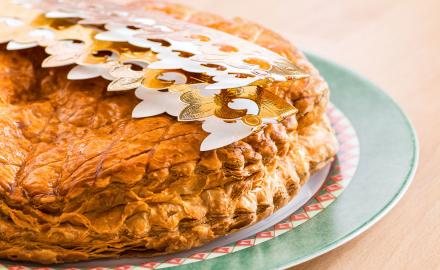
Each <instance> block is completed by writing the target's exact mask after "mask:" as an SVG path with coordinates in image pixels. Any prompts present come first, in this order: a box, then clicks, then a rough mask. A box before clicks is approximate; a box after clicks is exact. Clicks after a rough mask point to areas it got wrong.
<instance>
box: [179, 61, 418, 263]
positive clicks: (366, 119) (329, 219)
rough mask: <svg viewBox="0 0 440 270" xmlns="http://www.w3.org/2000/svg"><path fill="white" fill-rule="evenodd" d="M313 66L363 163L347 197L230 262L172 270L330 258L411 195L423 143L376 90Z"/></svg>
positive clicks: (338, 71)
mask: <svg viewBox="0 0 440 270" xmlns="http://www.w3.org/2000/svg"><path fill="white" fill-rule="evenodd" d="M308 57H309V60H310V61H311V62H312V63H313V64H314V65H315V66H316V67H317V68H318V69H319V70H320V72H321V74H322V75H323V76H324V77H325V79H326V80H327V81H328V83H329V84H330V87H331V89H332V92H331V100H332V102H333V103H334V104H335V105H336V107H337V108H339V109H340V110H341V111H342V112H343V113H344V114H345V115H346V116H347V117H348V118H349V119H350V121H351V123H352V124H353V126H354V128H355V130H356V131H357V135H358V138H359V141H360V162H359V166H358V169H357V172H356V174H355V175H354V178H353V179H352V181H351V183H350V185H349V186H348V187H347V189H346V190H345V191H344V193H343V194H342V195H341V196H340V197H339V198H338V199H337V200H336V201H335V202H334V203H333V204H331V205H330V206H328V208H326V209H325V210H324V211H322V212H321V213H319V214H318V215H317V216H315V217H314V218H312V219H311V220H309V221H308V222H305V223H304V224H302V225H301V226H299V227H298V228H295V229H294V230H291V231H289V232H287V233H285V234H283V235H281V236H279V237H275V238H274V239H271V240H269V241H266V242H264V243H261V244H259V245H256V246H253V247H250V248H247V249H244V250H242V251H239V252H235V253H231V254H229V255H226V256H221V257H218V258H214V259H210V260H206V261H203V262H198V263H192V264H188V265H182V266H178V267H175V268H172V269H179V270H184V269H229V270H233V269H254V270H256V269H265V270H266V269H279V268H287V267H290V266H294V265H297V264H299V263H302V262H305V261H307V260H310V259H312V258H314V257H317V256H319V255H321V254H323V253H326V252H328V251H330V250H332V249H334V248H336V247H338V246H340V245H342V244H344V243H346V242H347V241H349V240H351V239H353V238H354V237H356V236H358V235H359V234H361V233H362V232H364V231H365V230H366V229H368V228H369V227H371V226H372V225H373V224H374V223H376V222H377V221H378V220H379V219H380V218H382V217H383V216H384V215H385V214H386V213H387V212H388V211H390V210H391V208H392V207H393V206H394V205H395V204H396V203H397V202H398V201H399V199H400V198H401V197H402V196H403V194H404V193H405V191H406V190H407V188H408V186H409V184H410V182H411V180H412V178H413V176H414V173H415V170H416V167H417V161H418V152H419V150H418V142H417V137H416V134H415V131H414V129H413V127H412V126H411V123H410V122H409V120H408V119H407V117H406V116H405V115H404V113H403V112H402V110H401V109H400V108H399V107H398V105H397V104H396V103H395V102H394V101H393V100H392V99H391V98H390V97H388V96H387V95H386V94H385V93H384V92H382V91H381V90H380V89H379V88H378V87H377V86H375V85H374V84H372V83H371V82H369V81H367V80H366V79H364V78H362V77H360V76H359V75H357V74H355V73H353V72H352V71H350V70H347V69H345V68H343V67H341V66H338V65H336V64H334V63H331V62H329V61H327V60H324V59H322V58H320V57H318V56H315V55H310V54H309V55H308Z"/></svg>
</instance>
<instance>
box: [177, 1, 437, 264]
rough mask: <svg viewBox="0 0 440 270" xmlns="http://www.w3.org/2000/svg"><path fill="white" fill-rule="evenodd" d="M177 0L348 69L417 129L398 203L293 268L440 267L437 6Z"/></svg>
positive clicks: (427, 3) (430, 3)
mask: <svg viewBox="0 0 440 270" xmlns="http://www.w3.org/2000/svg"><path fill="white" fill-rule="evenodd" d="M180 1H181V2H182V3H186V4H189V5H192V6H195V7H198V8H199V9H204V10H208V11H212V12H215V13H218V14H221V15H223V16H225V17H235V16H238V17H243V18H246V19H249V20H252V21H256V22H258V23H260V24H262V25H264V26H267V27H269V28H271V29H272V30H275V31H276V32H278V33H281V34H283V35H284V36H285V37H286V38H289V39H290V40H291V41H293V42H294V43H295V44H296V45H297V46H299V47H300V48H303V49H306V50H308V51H311V52H315V53H317V54H319V55H321V56H324V57H326V58H329V59H332V60H334V61H336V62H338V63H340V64H343V65H345V66H348V67H351V68H352V69H354V70H355V71H357V72H359V73H361V74H363V75H364V76H366V77H367V78H369V79H370V80H372V81H373V82H375V83H376V84H377V85H379V86H380V87H382V88H383V89H384V90H385V91H386V92H387V93H388V94H389V95H391V96H392V97H393V98H394V99H395V100H396V101H397V102H398V103H399V104H400V105H401V107H402V108H403V109H404V111H405V112H406V113H407V115H408V116H409V118H410V119H411V121H412V122H413V124H414V125H415V127H416V129H417V133H418V137H419V141H420V146H421V153H420V162H419V168H418V171H417V174H416V177H415V179H414V181H413V183H412V184H411V187H410V188H409V190H408V192H407V194H406V195H405V196H404V197H403V199H402V200H401V201H400V202H399V204H398V205H397V206H396V207H395V208H394V209H393V210H392V211H391V212H390V213H389V214H388V215H387V216H385V218H383V219H382V220H381V221H379V222H378V223H377V224H376V225H374V226H373V227H372V228H371V229H369V230H368V231H367V232H365V233H364V234H362V235H361V236H359V237H357V238H356V239H354V240H352V241H350V242H349V243H347V244H345V245H343V246H341V247H339V248H337V249H335V250H333V251H331V252H329V253H327V254H325V255H322V256H320V257H318V258H316V259H314V260H311V261H309V262H306V263H304V264H301V265H299V266H297V267H294V268H292V269H294V270H305V269H337V270H344V269H357V270H363V269H398V270H400V269H427V270H431V269H440V170H439V168H440V15H439V11H440V1H439V0H399V1H397V0H370V1H364V0H336V1H328V0H307V1H299V0H272V1H262V0H227V1H219V0H180ZM384 136H386V134H384Z"/></svg>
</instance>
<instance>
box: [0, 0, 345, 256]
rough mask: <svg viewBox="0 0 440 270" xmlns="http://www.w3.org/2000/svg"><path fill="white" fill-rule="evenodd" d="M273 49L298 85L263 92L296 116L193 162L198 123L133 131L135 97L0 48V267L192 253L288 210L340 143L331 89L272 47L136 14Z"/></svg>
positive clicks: (225, 25) (37, 54)
mask: <svg viewBox="0 0 440 270" xmlns="http://www.w3.org/2000/svg"><path fill="white" fill-rule="evenodd" d="M132 6H133V7H135V8H138V9H145V10H154V11H158V12H162V13H166V14H168V15H170V16H173V17H175V18H177V19H179V20H185V21H189V22H192V23H195V24H201V25H204V26H208V27H210V28H214V29H217V30H220V31H223V32H227V33H229V34H232V35H235V36H237V37H240V38H242V39H246V40H249V41H251V42H254V43H256V44H258V45H260V46H262V47H265V48H267V49H270V50H272V51H273V52H276V53H278V54H280V55H282V56H284V57H286V58H288V59H289V60H290V61H291V62H292V63H294V64H295V65H297V66H298V67H300V68H301V69H302V70H303V71H304V72H305V73H307V74H309V75H310V76H309V77H307V78H302V79H297V80H289V81H285V82H274V83H270V84H267V85H265V86H264V87H265V89H266V90H269V91H271V92H272V93H274V94H276V95H277V96H279V97H281V98H283V99H284V100H285V101H287V102H288V103H290V104H291V105H293V106H294V107H295V108H296V109H297V110H298V111H297V113H296V114H294V115H292V116H289V117H287V118H285V119H284V120H282V121H281V122H279V123H273V124H268V125H266V126H265V127H263V128H262V129H260V130H259V131H257V132H255V133H253V134H252V135H250V136H248V137H246V138H245V139H243V140H240V141H237V142H234V143H232V144H230V145H227V146H224V147H221V148H219V149H215V150H211V151H200V150H199V149H200V144H201V142H202V140H203V139H204V138H205V137H206V136H207V133H206V132H205V131H204V130H203V129H202V127H201V123H200V122H197V121H193V122H179V121H178V120H177V119H176V118H175V117H172V116H169V115H167V114H161V115H158V116H153V117H146V118H141V119H133V118H132V116H131V112H132V110H133V108H134V107H135V105H136V104H137V103H138V102H139V100H138V98H136V96H135V95H134V93H133V91H125V92H108V91H106V89H107V84H108V82H107V81H105V80H104V79H101V78H99V79H98V78H95V79H89V80H80V81H71V80H68V79H67V72H68V69H67V68H52V69H43V68H41V62H42V60H43V59H44V57H46V55H45V53H44V50H43V49H42V48H33V49H28V50H22V51H8V50H6V46H2V47H1V49H0V78H1V79H0V163H1V166H0V232H1V233H0V257H1V258H6V259H10V260H23V261H31V262H38V263H44V264H51V263H62V262H77V261H87V260H92V259H98V258H117V257H129V256H154V255H159V254H166V253H172V252H178V251H183V250H188V249H191V248H194V247H198V246H201V245H203V244H205V243H207V242H209V241H212V240H213V239H216V238H218V237H221V236H224V235H226V234H229V233H231V232H234V231H237V230H240V229H242V228H244V227H246V226H249V225H251V224H254V223H256V222H257V221H259V220H262V219H264V218H266V217H268V216H269V215H271V214H272V213H274V211H276V210H277V209H278V208H280V207H282V206H283V205H285V204H286V203H288V202H289V201H290V200H291V199H292V198H293V197H294V196H295V195H296V194H297V193H298V191H299V189H300V188H301V186H302V185H303V184H304V183H305V181H307V179H308V178H309V176H310V174H312V173H313V172H315V171H317V170H319V169H321V168H322V167H323V166H325V165H326V164H328V163H329V162H331V161H332V159H333V157H334V155H335V153H336V150H337V143H336V140H335V137H334V132H333V130H332V129H331V127H330V126H329V123H328V122H327V120H326V117H325V110H326V106H327V103H328V96H329V89H328V86H327V84H326V82H325V81H324V80H323V79H322V78H321V77H320V75H319V74H318V72H317V71H316V69H314V68H313V66H312V65H311V64H310V63H309V62H308V61H307V60H306V59H305V57H304V56H303V55H302V54H301V53H300V52H299V51H298V50H297V49H296V48H294V47H292V45H291V44H290V43H289V42H288V41H286V40H285V39H283V38H282V37H280V36H279V35H277V34H275V33H273V32H271V31H269V30H267V29H265V28H263V27H261V26H259V25H257V24H254V23H251V22H247V21H244V20H241V19H234V20H225V19H223V18H221V17H218V16H216V15H212V14H209V13H204V12H198V11H195V10H193V9H190V8H188V7H184V6H181V5H175V4H169V3H160V2H156V1H155V2H148V1H142V2H136V3H134V4H132Z"/></svg>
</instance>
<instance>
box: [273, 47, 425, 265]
mask: <svg viewBox="0 0 440 270" xmlns="http://www.w3.org/2000/svg"><path fill="white" fill-rule="evenodd" d="M304 54H305V55H306V57H307V58H308V59H310V58H312V59H319V60H321V61H324V62H326V63H328V64H331V65H333V66H336V67H338V68H339V69H341V70H342V71H344V72H345V73H347V74H349V75H351V76H353V77H356V78H358V79H360V80H362V81H363V82H364V83H365V84H368V85H369V86H371V88H372V89H374V90H376V91H375V92H377V93H379V94H381V95H382V96H384V97H385V98H387V99H388V101H390V103H391V104H393V105H394V106H395V108H396V109H397V111H398V112H399V114H400V115H401V116H402V119H404V123H405V124H406V126H407V128H408V131H409V132H410V133H411V143H412V158H411V166H410V168H409V170H408V172H407V174H406V176H405V180H404V181H403V182H402V185H401V186H400V188H399V190H398V191H397V192H396V193H395V194H394V196H393V198H392V199H391V200H390V201H389V202H388V203H387V204H386V205H384V207H382V208H381V209H380V210H379V211H378V212H377V213H376V214H375V215H374V216H372V217H371V218H370V219H369V220H368V221H366V222H364V223H363V224H361V225H360V226H358V227H356V228H354V229H353V230H352V231H351V232H350V233H348V234H346V235H345V236H343V237H342V238H340V239H338V240H335V241H333V242H331V243H328V244H327V245H325V246H324V247H322V248H321V249H319V250H316V251H315V252H313V253H311V254H310V255H307V256H303V257H302V258H299V259H293V260H292V261H291V262H288V263H285V264H283V265H281V266H279V267H275V268H274V269H286V268H290V267H293V266H296V265H299V264H301V263H304V262H307V261H310V260H312V259H314V258H317V257H319V256H321V255H323V254H325V253H327V252H329V251H331V250H333V249H336V248H338V247H340V246H342V245H344V244H346V243H347V242H349V241H351V240H353V239H354V238H356V237H357V236H359V235H361V234H362V233H364V232H365V231H367V230H368V229H370V228H371V227H372V226H374V225H375V224H376V223H377V222H378V221H379V220H381V219H382V218H383V217H384V216H385V215H386V214H388V213H389V212H390V211H391V210H392V209H393V208H394V207H395V206H396V205H397V203H398V202H399V201H400V200H401V199H402V198H403V196H404V195H405V193H406V192H407V191H408V189H409V187H410V185H411V183H412V181H413V179H414V176H415V174H416V172H417V168H418V164H419V157H420V145H419V139H418V135H417V130H416V129H415V127H414V125H413V123H412V121H411V120H410V118H409V117H408V115H406V114H405V112H404V111H403V109H402V108H401V107H400V105H399V103H397V102H396V101H395V100H394V99H393V98H392V97H391V96H390V95H389V94H388V93H386V92H385V91H383V90H382V88H381V87H379V86H377V85H376V84H374V83H373V82H371V81H370V80H368V79H367V78H366V77H365V76H363V75H361V74H359V73H358V72H356V71H353V70H351V69H349V68H346V67H345V66H343V65H340V64H338V63H336V62H335V61H333V60H330V59H328V58H326V57H322V56H319V55H318V54H316V53H312V52H307V51H305V52H304ZM311 62H313V61H311ZM340 110H341V111H343V110H342V109H340ZM343 112H344V111H343ZM344 113H345V112H344ZM346 115H347V117H349V114H346ZM361 151H362V149H361ZM356 174H357V172H356V173H355V175H354V176H353V178H355V177H356Z"/></svg>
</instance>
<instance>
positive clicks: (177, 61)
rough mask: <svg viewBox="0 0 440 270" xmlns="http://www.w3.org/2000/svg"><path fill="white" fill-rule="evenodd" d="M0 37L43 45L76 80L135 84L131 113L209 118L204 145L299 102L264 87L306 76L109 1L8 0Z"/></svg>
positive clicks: (232, 137) (247, 45) (245, 45)
mask: <svg viewBox="0 0 440 270" xmlns="http://www.w3.org/2000/svg"><path fill="white" fill-rule="evenodd" d="M0 43H8V44H7V49H8V50H19V49H27V48H32V47H36V46H42V47H45V48H46V52H47V54H48V55H49V56H48V57H47V58H46V59H45V60H44V61H43V63H42V66H43V67H59V66H66V65H72V64H74V65H75V66H74V67H73V68H72V69H71V71H70V72H69V73H68V79H71V80H81V79H90V78H95V77H99V76H101V77H103V78H105V79H107V80H109V81H111V82H110V83H109V85H108V91H126V90H133V89H134V90H135V94H136V96H137V97H138V98H139V99H141V100H142V101H141V102H140V103H139V104H138V105H137V106H136V107H135V108H134V110H133V117H135V118H141V117H150V116H154V115H158V114H162V113H168V114H170V115H172V116H175V117H177V118H178V120H179V121H203V124H202V128H203V129H204V130H205V131H206V132H208V133H209V135H208V136H207V137H206V138H205V140H204V141H203V142H202V144H201V150H202V151H206V150H211V149H215V148H219V147H222V146H225V145H228V144H230V143H232V142H234V141H238V140H240V139H242V138H244V137H246V136H248V135H250V134H251V133H252V132H255V131H256V130H258V129H259V128H261V127H262V126H264V125H265V124H267V123H273V122H276V121H280V120H282V119H283V118H285V117H287V116H289V115H292V114H295V113H296V109H295V108H294V107H293V106H292V105H290V104H289V103H287V102H286V101H285V100H284V99H282V98H280V97H278V96H276V95H275V94H274V93H272V92H271V91H268V90H265V89H264V87H263V86H264V85H266V84H268V83H270V82H273V81H286V80H292V79H300V78H304V77H307V76H308V75H307V74H305V73H303V72H302V71H301V70H300V69H299V68H297V67H296V66H295V65H293V64H292V63H291V62H289V61H288V60H287V59H286V58H284V57H282V56H280V55H278V54H276V53H274V52H272V51H270V50H267V49H265V48H262V47H260V46H257V45H256V44H254V43H251V42H248V41H246V40H243V39H240V38H238V37H235V36H232V35H229V34H227V33H223V32H220V31H217V30H214V29H211V28H207V27H204V26H200V25H196V24H192V23H188V22H185V21H180V20H176V19H174V18H171V17H169V16H166V15H163V14H159V13H154V12H146V11H142V10H138V9H133V8H128V7H127V6H123V5H118V4H114V3H108V2H101V1H100V2H99V3H95V2H94V1H85V0H75V1H62V0H45V1H35V0H34V1H32V0H15V1H2V2H1V3H0Z"/></svg>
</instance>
